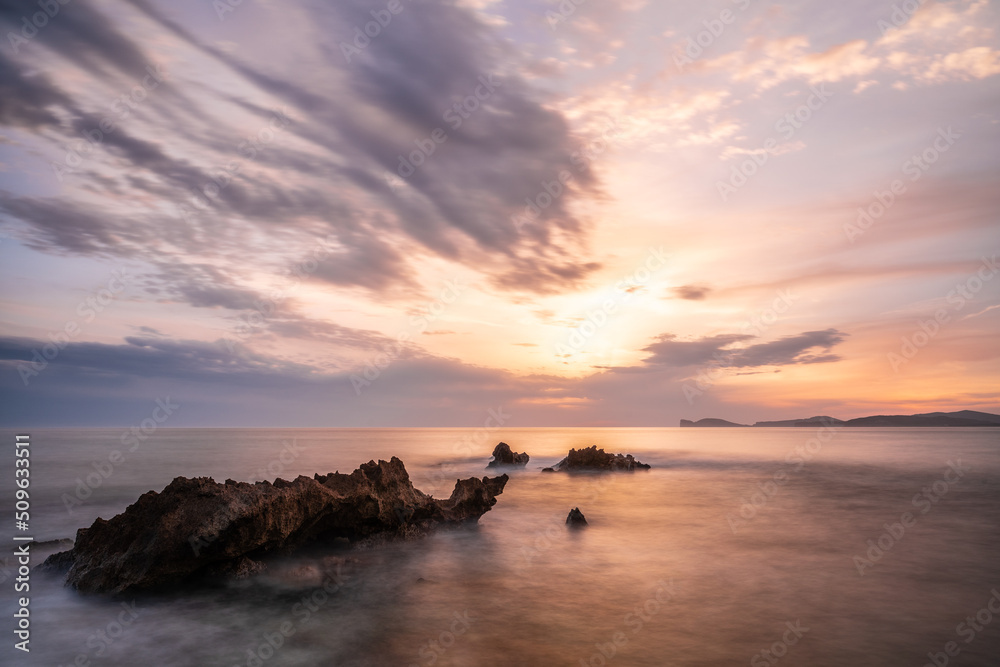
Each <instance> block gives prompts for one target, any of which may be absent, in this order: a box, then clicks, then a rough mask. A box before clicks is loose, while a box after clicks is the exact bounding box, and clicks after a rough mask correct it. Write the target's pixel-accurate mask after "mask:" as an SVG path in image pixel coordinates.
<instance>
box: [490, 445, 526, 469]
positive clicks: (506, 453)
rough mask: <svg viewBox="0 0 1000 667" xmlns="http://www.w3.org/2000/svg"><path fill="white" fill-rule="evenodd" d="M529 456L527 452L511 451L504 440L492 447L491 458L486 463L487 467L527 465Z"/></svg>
mask: <svg viewBox="0 0 1000 667" xmlns="http://www.w3.org/2000/svg"><path fill="white" fill-rule="evenodd" d="M530 458H531V457H529V456H528V453H527V452H525V453H523V454H519V453H518V452H514V451H511V449H510V445H508V444H507V443H506V442H501V443H500V444H499V445H497V446H496V447H494V448H493V460H492V461H490V462H489V463H488V464H486V467H487V468H496V467H499V466H524V465H528V460H529V459H530Z"/></svg>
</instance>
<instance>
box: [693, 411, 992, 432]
mask: <svg viewBox="0 0 1000 667" xmlns="http://www.w3.org/2000/svg"><path fill="white" fill-rule="evenodd" d="M680 425H681V426H682V427H684V428H755V427H763V428H803V427H806V428H807V427H811V426H867V427H893V426H895V427H938V428H940V427H952V426H955V427H969V426H1000V415H994V414H991V413H989V412H977V411H975V410H959V411H958V412H926V413H923V414H918V415H874V416H871V417H858V418H856V419H847V420H843V419H837V418H836V417H826V416H821V417H808V418H803V419H784V420H780V421H761V422H755V423H754V424H737V423H735V422H731V421H726V420H725V419H716V418H714V417H708V418H705V419H699V420H698V421H691V420H689V419H682V420H681V423H680Z"/></svg>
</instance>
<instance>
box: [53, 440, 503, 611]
mask: <svg viewBox="0 0 1000 667" xmlns="http://www.w3.org/2000/svg"><path fill="white" fill-rule="evenodd" d="M507 479H508V478H507V475H501V476H499V477H492V478H490V477H483V478H482V479H476V478H469V479H463V480H458V481H457V482H456V484H455V490H454V491H453V492H452V494H451V497H450V498H448V499H447V500H435V499H434V498H431V497H430V496H428V495H426V494H424V493H422V492H421V491H419V490H417V489H415V488H413V484H412V482H410V477H409V475H408V474H407V472H406V468H405V467H404V466H403V462H402V461H400V460H399V459H398V458H396V457H393V458H392V460H390V461H388V462H386V461H379V462H378V463H375V462H374V461H369V462H368V463H365V464H363V465H362V466H361V467H360V468H358V469H357V470H355V471H354V472H353V473H351V474H349V475H347V474H342V473H339V472H336V473H331V474H329V475H315V477H314V478H312V479H310V478H309V477H304V476H300V477H298V478H297V479H295V480H293V481H286V480H283V479H277V480H275V481H274V483H273V484H272V483H270V482H257V483H254V484H249V483H246V482H235V481H233V480H226V483H225V484H219V483H217V482H215V481H214V480H212V479H211V478H209V477H199V478H195V479H188V478H185V477H178V478H176V479H175V480H174V481H173V482H171V483H170V484H169V485H168V486H167V487H166V488H165V489H163V491H161V492H160V493H156V492H155V491H150V492H148V493H145V494H143V495H142V496H140V497H139V499H138V500H137V501H136V502H135V503H133V504H132V505H130V506H129V507H128V508H127V509H126V510H125V511H124V512H123V513H122V514H119V515H117V516H115V517H114V518H112V519H110V520H108V521H106V520H104V519H97V520H96V521H95V522H94V523H93V525H91V526H90V528H82V529H80V530H79V531H78V532H77V537H76V543H75V545H74V547H73V549H72V550H70V551H64V552H61V553H58V554H54V555H52V556H50V557H49V558H48V559H47V560H46V561H45V563H43V565H42V568H44V569H45V570H49V571H60V572H67V584H68V585H70V586H72V587H74V588H76V589H77V590H79V591H81V592H84V593H135V592H139V591H148V590H162V589H165V588H168V587H170V586H175V585H177V584H180V583H182V582H185V581H189V580H192V579H194V578H197V577H203V576H208V577H214V576H233V575H235V576H249V575H251V574H254V573H256V572H258V571H260V570H261V569H262V568H263V566H262V564H261V563H260V562H259V561H258V560H257V559H258V558H260V557H262V556H266V555H268V554H274V553H288V552H290V551H292V550H293V549H295V548H296V547H300V546H302V545H305V544H309V543H316V542H325V541H332V540H337V539H345V538H346V539H347V540H350V541H356V540H360V539H365V538H370V537H375V536H413V535H420V534H423V533H426V532H427V531H429V530H431V529H432V528H434V527H436V526H441V525H457V524H465V523H475V522H476V521H478V520H479V517H480V516H482V515H483V514H484V513H486V512H488V511H489V510H490V508H491V507H493V505H495V504H496V502H497V500H496V497H497V496H498V495H500V493H502V492H503V489H504V485H506V483H507Z"/></svg>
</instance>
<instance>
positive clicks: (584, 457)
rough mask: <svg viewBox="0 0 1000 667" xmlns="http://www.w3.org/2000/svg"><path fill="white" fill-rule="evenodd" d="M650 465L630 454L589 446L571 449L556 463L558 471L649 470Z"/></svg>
mask: <svg viewBox="0 0 1000 667" xmlns="http://www.w3.org/2000/svg"><path fill="white" fill-rule="evenodd" d="M649 468H650V466H648V465H646V464H645V463H640V462H638V461H636V460H635V459H634V458H632V455H631V454H608V453H607V452H605V451H604V450H603V449H598V448H597V447H596V446H590V447H587V448H586V449H571V450H569V455H568V456H567V457H566V458H564V459H563V460H562V461H560V462H559V463H557V464H556V466H555V469H556V470H559V471H573V470H581V471H586V470H626V471H632V470H649Z"/></svg>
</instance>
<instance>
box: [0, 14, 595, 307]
mask: <svg viewBox="0 0 1000 667" xmlns="http://www.w3.org/2000/svg"><path fill="white" fill-rule="evenodd" d="M8 4H9V3H8ZM489 4H491V3H483V2H473V3H467V4H466V5H465V6H456V5H454V4H451V3H428V4H426V6H421V7H420V10H419V11H406V12H402V13H400V14H399V15H397V16H394V19H393V23H392V25H391V29H390V28H389V27H387V28H386V30H384V31H383V33H382V34H381V35H379V37H378V38H377V39H376V40H373V42H372V44H371V46H369V47H368V48H366V49H365V50H364V51H363V52H361V53H358V54H354V55H353V56H352V58H351V59H350V62H348V60H347V59H346V58H345V56H344V53H343V52H342V50H341V49H340V48H339V46H337V44H338V43H339V42H340V41H342V40H343V41H345V42H349V40H350V39H352V38H353V33H352V31H351V27H352V26H355V25H363V24H364V23H365V22H366V21H368V20H370V18H371V17H370V14H369V10H370V9H380V8H382V7H383V6H384V3H381V4H380V3H379V2H376V1H375V0H363V1H360V2H355V3H334V4H331V5H322V6H320V5H306V4H291V5H287V6H285V5H283V6H281V7H268V6H261V7H259V8H255V9H256V11H258V12H260V13H262V14H264V15H267V13H269V12H273V13H280V14H281V17H282V21H280V22H279V21H276V22H273V24H272V27H271V28H269V30H273V31H276V34H275V37H276V38H279V37H290V36H291V35H292V34H294V35H296V37H295V39H289V40H285V43H287V44H289V45H290V46H289V48H288V50H287V54H285V55H286V56H287V57H288V58H294V59H297V60H296V62H298V65H297V66H296V67H295V68H294V69H290V68H288V67H281V66H280V65H279V64H276V63H273V62H272V61H270V60H268V59H266V58H263V57H259V56H255V55H251V53H250V52H248V51H245V50H239V49H237V50H236V51H235V52H233V50H232V49H227V50H225V51H224V50H222V49H219V48H217V47H216V46H214V45H213V44H212V43H210V42H208V41H205V40H203V39H201V38H200V37H199V36H197V35H195V34H194V33H193V32H192V31H190V30H188V29H187V28H186V27H185V25H183V24H181V23H179V22H178V20H175V19H174V18H173V17H172V15H171V12H172V11H173V10H172V9H168V8H163V9H161V8H157V7H154V6H153V5H152V4H150V3H147V2H144V1H143V0H133V1H131V2H123V3H119V4H116V5H114V9H115V11H110V10H108V11H106V12H105V11H98V10H96V9H93V8H91V7H89V6H79V7H78V6H76V5H75V4H74V5H72V6H66V7H64V8H63V9H62V10H61V12H62V13H61V14H60V17H59V21H52V22H51V23H50V25H49V26H48V27H47V28H46V34H45V40H44V41H42V40H41V38H39V40H38V43H37V44H32V47H33V50H32V59H31V60H29V59H28V58H27V57H26V56H25V57H23V58H22V57H20V56H13V55H12V54H11V53H9V52H8V51H7V50H4V52H3V53H2V54H0V91H4V90H6V91H7V92H8V93H10V94H3V95H0V121H3V122H4V123H6V124H8V125H12V126H17V127H20V128H22V129H23V131H24V132H27V133H28V135H29V138H31V139H32V140H33V141H34V142H35V144H36V145H37V146H38V147H39V148H40V150H41V151H43V152H44V153H45V154H47V155H48V156H50V157H52V158H53V161H54V162H56V163H57V164H59V163H60V162H61V161H62V160H63V158H64V156H65V154H66V149H65V146H66V145H67V144H68V143H69V142H72V141H77V140H78V139H79V137H80V136H81V135H80V133H81V132H83V131H88V130H92V129H94V128H96V127H98V126H99V124H100V122H101V120H103V119H104V118H106V117H107V115H108V112H107V109H106V107H103V108H102V102H105V101H106V100H113V99H114V96H115V95H116V93H117V94H120V91H124V92H127V91H129V90H130V89H131V87H132V86H134V85H136V84H137V83H138V82H139V81H141V80H142V78H143V77H144V76H145V75H146V69H145V68H146V67H147V66H149V65H150V64H151V63H152V61H153V60H154V59H153V58H151V57H150V53H147V51H148V50H150V49H151V47H150V45H152V44H156V45H157V47H158V48H157V52H158V53H157V55H159V56H162V54H169V55H170V62H168V63H167V67H166V69H167V70H168V72H169V77H168V78H169V82H168V83H164V84H163V87H162V88H159V89H157V90H155V91H151V92H150V93H149V96H148V97H149V99H147V100H145V101H143V102H142V104H141V105H137V108H136V109H135V110H134V111H133V112H132V113H131V115H130V116H129V117H128V118H127V119H122V121H121V122H120V123H118V125H117V127H116V128H115V130H114V131H112V132H108V133H104V137H103V139H102V141H101V142H100V143H101V145H100V146H99V148H98V149H96V152H95V153H94V154H93V155H92V156H90V157H88V158H87V159H86V161H85V164H84V165H83V166H81V167H80V168H79V169H77V170H76V171H75V172H73V173H72V174H70V175H69V176H68V177H67V179H68V180H67V182H66V183H65V184H63V185H62V187H61V188H60V189H61V190H62V191H63V193H64V194H62V195H60V196H49V197H46V196H20V197H15V196H13V195H11V194H10V193H7V194H4V195H3V199H2V203H0V206H2V207H3V213H4V214H5V215H6V216H7V217H8V218H11V219H14V220H17V221H18V222H20V223H21V224H22V225H24V226H25V228H26V229H27V230H28V236H29V237H31V238H32V241H31V243H32V244H33V247H35V248H37V249H41V250H44V251H47V252H56V253H75V254H94V253H100V254H102V255H105V256H119V257H126V256H127V257H139V258H145V259H147V260H149V261H154V262H155V260H157V259H159V260H162V261H164V262H165V263H170V264H173V265H175V266H176V267H177V269H178V270H177V271H173V272H163V273H162V275H161V278H162V279H163V280H164V281H165V283H166V285H165V287H164V289H165V291H167V292H171V293H174V294H176V295H180V296H182V297H184V298H189V299H190V301H191V303H192V305H197V306H204V305H220V306H225V307H230V306H232V305H237V304H238V303H239V302H240V299H239V298H234V297H235V293H236V292H238V291H239V285H238V284H237V283H238V281H239V279H240V278H243V277H245V276H243V275H241V274H245V272H246V271H245V268H242V267H245V266H246V265H247V264H246V261H245V260H246V259H247V258H248V257H252V256H263V255H267V256H268V257H267V260H265V261H263V262H255V264H257V265H258V266H259V265H262V264H263V265H266V266H273V265H275V264H276V263H277V264H280V263H281V262H280V261H279V262H275V259H276V257H275V256H276V255H279V254H283V255H285V257H286V258H287V260H288V261H291V260H293V259H294V258H295V257H296V256H300V255H301V254H302V253H303V252H304V250H305V249H306V248H308V247H309V245H310V243H314V242H315V239H316V238H317V237H321V238H328V239H330V243H331V245H332V246H334V247H335V250H334V251H333V254H332V255H331V259H332V261H329V262H325V263H324V264H323V266H321V267H320V268H319V270H318V271H316V272H315V274H314V277H315V279H317V280H320V281H325V282H328V283H330V284H332V285H335V286H343V287H361V288H365V289H369V290H373V291H377V292H387V291H389V290H391V289H392V288H394V287H401V286H402V287H405V288H407V289H408V290H410V291H411V292H414V291H419V286H418V285H419V278H418V274H417V272H416V269H415V263H416V262H417V261H419V260H420V259H421V258H423V257H433V258H439V259H443V260H445V261H449V262H460V263H463V264H475V265H476V266H479V267H480V269H481V270H482V271H483V272H484V273H485V274H486V275H487V279H488V280H489V281H490V282H491V283H492V284H493V285H494V286H496V287H499V288H501V289H505V290H514V291H523V292H537V293H542V294H545V293H552V292H556V291H560V290H564V289H572V288H573V287H575V286H578V285H581V284H583V283H584V282H585V281H586V280H587V278H588V277H589V276H590V275H591V274H593V273H594V272H595V271H597V270H598V269H599V268H600V266H601V264H600V262H598V261H594V260H588V259H586V258H585V256H584V255H585V253H586V252H587V250H586V243H587V236H588V229H589V226H588V223H587V222H586V221H585V220H582V219H580V218H579V217H577V215H576V214H575V213H574V204H575V202H577V201H578V200H580V199H584V198H587V197H591V196H597V195H598V194H599V191H600V184H599V182H598V180H597V178H596V176H595V175H594V174H593V173H592V172H591V171H590V170H589V169H580V168H578V166H577V165H574V164H572V163H571V154H572V152H573V151H574V150H575V149H576V147H577V142H576V138H575V137H574V136H573V134H572V132H571V131H570V128H569V125H568V123H567V121H566V119H565V118H564V116H563V114H562V113H561V112H559V111H556V110H554V109H552V108H551V106H550V105H548V104H545V103H544V95H543V94H542V92H541V91H540V90H537V89H535V88H533V86H532V84H530V83H529V82H528V80H527V79H525V78H523V77H522V76H520V75H519V74H517V73H516V72H515V71H514V69H513V67H512V66H511V63H512V62H514V60H515V59H516V54H514V53H513V52H512V50H511V49H510V47H509V46H507V45H506V43H505V42H504V41H503V40H502V39H501V38H500V36H499V34H498V33H497V32H496V27H495V26H493V25H491V24H489V22H484V20H483V17H482V16H481V15H480V14H479V12H481V10H483V9H484V8H487V7H488V6H489ZM29 10H30V11H35V10H37V7H35V6H34V5H32V4H31V3H26V2H22V3H16V4H14V5H10V4H9V6H8V8H7V11H6V13H5V14H3V15H2V16H0V21H3V22H4V24H5V25H6V26H8V27H9V26H13V25H15V24H17V23H18V22H19V20H20V17H21V15H22V14H23V13H25V12H27V13H30V11H29ZM126 26H127V29H126ZM321 36H322V38H323V39H319V38H320V37H321ZM331 36H332V41H330V42H326V41H324V40H326V39H327V38H329V37H331ZM310 37H315V38H316V39H315V40H311V39H310ZM35 47H37V48H35ZM194 60H196V61H198V62H201V63H202V64H203V68H202V72H203V76H205V77H206V79H204V81H206V82H208V83H207V84H206V83H203V82H202V80H200V79H199V78H196V77H195V72H193V71H190V70H188V69H186V65H184V63H185V62H189V61H194ZM38 65H44V71H46V72H48V74H47V75H39V74H32V73H30V72H32V71H33V70H34V69H35V68H36V67H37V66H38ZM289 72H296V73H297V74H292V75H289ZM317 72H324V73H325V75H324V77H325V78H324V83H323V85H316V81H315V79H314V76H315V74H316V73H317ZM214 80H217V81H220V82H221V81H228V82H231V83H232V84H233V85H228V84H227V85H225V86H220V87H218V88H214V87H213V86H212V83H211V82H212V81H214ZM483 82H489V86H488V87H484V84H483ZM88 84H90V85H89V86H88ZM236 90H239V93H236V92H233V91H236ZM104 91H106V92H104ZM477 91H478V94H479V97H477ZM15 93H16V94H15ZM484 95H485V97H484ZM345 100H350V103H349V104H345V103H344V101H345ZM455 105H458V111H456V110H455V108H456V107H455ZM463 105H464V106H463ZM278 108H283V109H285V110H286V111H287V114H288V117H289V119H290V122H289V123H288V124H287V125H286V126H283V127H282V128H280V132H278V133H277V135H278V136H277V137H276V138H274V139H273V140H272V141H270V142H269V143H268V144H267V146H266V150H265V149H264V148H261V150H260V151H259V152H257V154H256V155H254V156H253V157H247V153H248V151H238V150H237V146H238V145H240V142H241V140H242V139H245V138H246V129H245V128H248V127H249V128H255V127H256V128H258V130H256V131H258V132H263V131H264V130H266V129H267V127H268V122H269V120H270V118H271V116H272V115H273V112H274V110H275V109H278ZM449 111H451V114H450V115H448V112H449ZM43 127H44V128H47V130H48V131H46V132H42V131H41V128H43ZM439 129H440V130H442V131H443V132H444V133H445V135H446V141H445V142H444V143H442V144H440V145H438V144H436V143H435V142H434V141H433V140H431V139H429V137H431V135H432V133H434V131H435V130H439ZM166 138H169V141H167V140H166ZM428 142H430V143H429V144H428ZM420 146H430V147H432V148H433V149H434V151H433V154H430V155H424V156H423V158H421V161H422V162H423V164H422V165H421V166H419V167H418V168H417V169H416V170H415V171H414V172H413V173H412V174H408V175H406V176H405V177H403V178H398V177H397V178H398V181H399V182H398V183H397V182H395V181H394V182H393V184H392V186H390V183H389V182H388V181H387V180H386V178H385V174H387V173H389V174H394V175H395V174H396V172H397V169H399V167H400V156H402V157H403V158H404V159H407V160H408V159H409V157H410V156H411V155H416V153H417V152H418V151H420V150H421V149H420V148H419V147H420ZM428 150H430V149H428ZM230 165H236V167H237V168H236V169H235V170H230ZM226 170H230V172H229V173H228V175H226V174H225V173H224V172H226ZM566 170H570V171H572V172H573V175H574V178H573V181H572V182H571V183H570V184H569V185H568V186H567V187H566V188H565V191H564V192H563V193H562V194H561V196H559V197H556V198H554V201H553V202H552V203H551V205H549V206H548V207H546V208H545V209H544V210H543V211H542V212H541V214H540V215H539V217H538V219H537V220H535V221H534V222H533V223H532V224H530V225H526V226H524V228H523V229H520V230H519V229H518V228H517V227H515V225H514V224H513V222H512V218H513V216H514V215H516V214H518V213H520V212H521V211H522V210H523V209H524V207H525V200H526V199H531V198H534V197H537V196H538V194H539V193H540V192H544V191H545V190H544V187H545V184H546V183H549V182H552V181H553V180H554V179H557V178H558V175H559V173H560V172H562V171H566ZM220 174H223V175H222V176H220ZM220 178H221V179H222V180H221V181H220ZM213 179H214V182H215V183H216V184H218V183H220V182H222V183H224V184H223V185H222V186H220V187H214V186H213V185H212V184H213ZM206 187H208V188H211V189H212V192H211V194H207V195H206V194H205V192H206V190H205V189H206ZM196 195H197V197H201V198H202V199H201V200H199V199H197V198H196ZM205 200H207V202H208V206H205V205H201V206H198V205H197V204H196V202H197V201H202V204H204V201H205ZM179 205H184V206H186V207H188V209H189V212H191V213H192V215H191V216H189V217H184V216H181V215H180V214H179V208H178V207H179ZM126 221H127V224H125V223H126ZM163 229H166V230H168V231H166V232H165V234H164V235H165V236H167V237H168V240H169V241H170V243H171V245H172V246H173V247H170V248H166V247H164V244H163V243H158V244H156V245H157V246H159V247H158V248H157V252H156V253H155V255H154V253H153V252H152V248H151V247H150V246H151V244H148V243H147V241H148V240H149V239H152V238H154V237H157V236H158V235H159V234H160V230H163ZM206 238H210V239H211V241H212V244H213V246H214V247H211V248H207V247H206V245H205V241H206ZM269 238H270V239H281V244H280V245H277V244H273V243H272V244H268V243H267V240H268V239H269ZM567 239H568V240H567ZM221 244H225V245H228V246H229V249H232V250H234V251H236V250H238V251H239V252H240V255H241V257H242V258H243V260H244V261H241V262H235V261H231V260H227V259H226V257H227V253H220V252H218V250H219V247H218V246H219V245H221ZM402 248H406V251H405V252H404V251H402V250H401V249H402ZM165 252H166V253H169V257H164V253H165ZM208 255H211V257H209V256H208ZM227 262H230V263H232V264H234V265H233V266H229V267H226V266H224V264H225V263H227ZM189 264H190V266H191V268H190V270H191V271H192V272H193V273H197V272H198V271H199V269H198V268H197V265H202V266H204V265H207V264H215V265H216V267H217V269H218V271H219V273H220V276H222V275H224V276H225V277H226V279H227V280H228V281H229V283H228V284H223V285H220V286H218V289H219V290H220V291H219V292H218V293H217V294H216V293H213V290H210V289H207V288H204V289H203V288H197V289H191V288H190V285H187V284H185V283H184V282H176V281H177V280H178V275H179V274H180V273H183V271H185V270H186V267H187V266H188V265H189ZM236 264H239V265H240V266H236ZM188 282H190V281H188Z"/></svg>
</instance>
